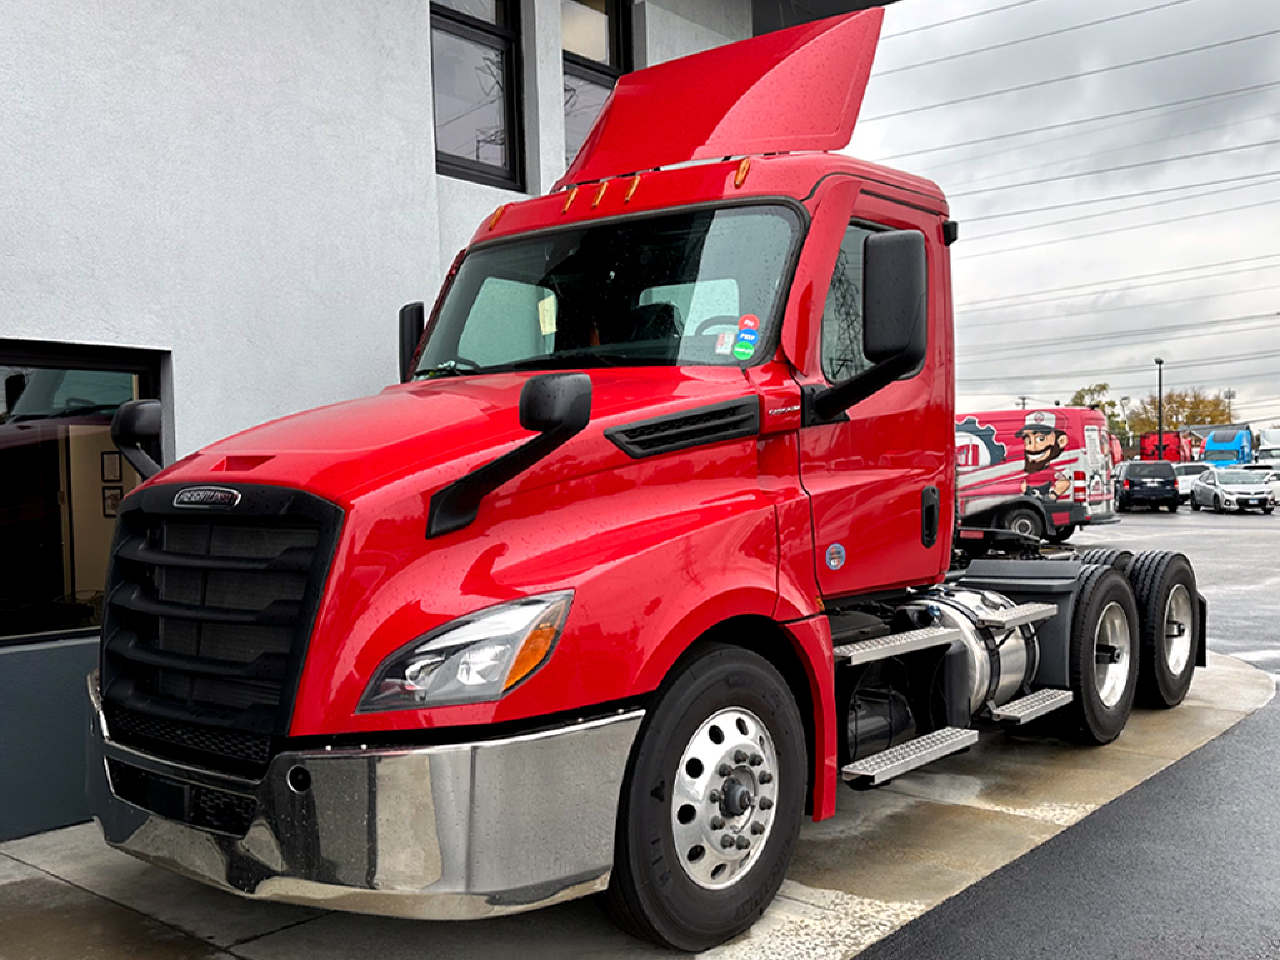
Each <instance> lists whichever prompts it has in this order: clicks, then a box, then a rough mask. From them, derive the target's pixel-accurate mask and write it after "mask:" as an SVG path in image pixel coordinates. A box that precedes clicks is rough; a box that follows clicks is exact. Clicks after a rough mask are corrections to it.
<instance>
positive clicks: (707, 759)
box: [670, 707, 779, 890]
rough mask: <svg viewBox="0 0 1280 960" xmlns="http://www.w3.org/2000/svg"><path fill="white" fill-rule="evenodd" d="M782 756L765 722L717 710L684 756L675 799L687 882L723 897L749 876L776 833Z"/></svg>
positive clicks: (674, 826) (674, 822)
mask: <svg viewBox="0 0 1280 960" xmlns="http://www.w3.org/2000/svg"><path fill="white" fill-rule="evenodd" d="M778 772H779V771H778V756H777V751H776V749H775V748H774V745H773V738H772V737H771V736H769V731H768V729H767V728H766V727H765V725H764V724H763V723H761V722H760V718H759V717H757V716H756V715H755V714H754V713H752V712H751V711H750V710H746V709H743V708H742V707H726V708H725V709H723V710H718V711H716V712H715V713H714V714H712V715H711V716H710V717H708V718H707V719H706V720H705V721H703V723H702V725H701V726H700V727H698V729H697V731H696V732H695V733H694V735H693V736H692V737H691V738H690V740H689V742H688V743H687V744H686V745H685V748H684V751H683V752H682V753H681V755H680V766H679V768H678V769H677V770H676V775H675V783H674V786H673V789H672V791H671V811H670V815H671V831H672V836H673V838H674V840H675V847H676V855H677V859H678V860H679V861H680V867H681V869H683V870H684V873H685V876H687V877H688V878H689V879H690V880H692V881H693V882H694V883H696V884H697V885H698V886H700V887H703V888H704V889H707V890H721V889H723V888H725V887H728V886H731V885H732V884H734V883H736V882H737V881H738V880H741V879H742V878H743V877H744V876H746V874H747V872H748V871H749V870H750V869H751V867H752V866H753V865H754V864H755V862H756V861H757V860H758V859H759V852H760V850H761V849H763V847H764V845H765V844H766V843H767V842H768V840H769V836H770V834H771V833H772V831H773V821H774V815H775V813H776V812H777V811H776V808H775V806H774V804H775V803H776V802H777V798H778V781H777V776H778Z"/></svg>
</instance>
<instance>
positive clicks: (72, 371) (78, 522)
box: [0, 340, 160, 645]
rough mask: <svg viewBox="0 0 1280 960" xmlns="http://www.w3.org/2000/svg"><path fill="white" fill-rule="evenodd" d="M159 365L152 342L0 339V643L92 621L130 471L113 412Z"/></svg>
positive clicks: (144, 388)
mask: <svg viewBox="0 0 1280 960" xmlns="http://www.w3.org/2000/svg"><path fill="white" fill-rule="evenodd" d="M158 371H159V365H158V357H157V356H156V355H154V354H145V353H141V352H134V351H125V350H113V349H91V348H83V347H71V346H66V347H63V346H57V345H40V344H30V343H26V342H21V341H12V340H0V378H2V379H3V382H4V397H3V401H0V543H3V544H5V549H4V550H0V645H5V644H13V643H20V642H26V641H32V640H49V639H52V638H55V637H57V636H59V635H67V634H74V633H76V632H77V631H83V630H89V629H92V628H95V627H97V626H99V625H100V624H101V623H102V604H103V586H104V585H105V583H106V575H107V556H108V554H109V552H110V549H111V538H112V536H113V534H114V531H115V517H116V511H117V509H118V507H119V504H120V500H121V498H122V497H124V496H125V495H126V494H127V493H128V492H129V491H130V490H132V489H133V487H135V486H136V485H137V484H138V483H139V482H140V479H139V477H138V475H137V474H136V473H135V472H134V471H133V468H132V467H130V466H129V464H128V462H126V461H125V459H124V457H123V456H121V455H120V452H119V451H118V450H117V449H116V448H115V446H114V444H112V442H111V419H112V417H113V416H114V415H115V412H116V409H117V408H118V407H119V406H120V404H122V403H124V402H125V401H126V400H133V399H136V398H138V397H154V396H155V387H156V384H157V382H158ZM159 454H160V452H159V451H158V450H155V451H152V456H153V457H155V458H156V459H159Z"/></svg>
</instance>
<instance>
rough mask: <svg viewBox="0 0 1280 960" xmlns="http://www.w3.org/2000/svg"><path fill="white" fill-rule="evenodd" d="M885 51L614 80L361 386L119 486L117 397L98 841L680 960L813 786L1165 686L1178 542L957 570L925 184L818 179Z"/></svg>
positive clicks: (219, 872) (1121, 712)
mask: <svg viewBox="0 0 1280 960" xmlns="http://www.w3.org/2000/svg"><path fill="white" fill-rule="evenodd" d="M880 22H881V12H880V11H879V10H874V11H870V12H865V13H860V14H856V15H853V16H849V17H842V18H836V19H832V20H827V21H823V22H819V23H815V24H811V25H807V26H803V27H797V28H795V29H792V30H788V31H783V32H780V33H777V34H771V35H767V36H763V37H759V38H756V39H752V40H747V41H744V42H742V43H739V44H736V45H733V46H729V47H726V48H721V49H717V50H712V51H709V52H707V53H703V54H699V55H697V56H694V57H690V58H687V59H684V60H678V61H674V62H671V63H666V64H663V65H661V66H657V67H653V68H651V69H648V70H644V71H640V72H638V73H635V74H631V75H628V76H625V77H623V78H622V79H621V80H620V81H619V83H618V86H617V88H616V89H615V91H614V93H613V95H612V97H611V99H610V101H609V103H608V105H607V106H606V108H605V110H604V112H603V114H602V115H601V117H600V119H599V120H598V121H597V123H596V125H595V127H594V129H593V131H592V133H591V135H590V136H589V138H588V140H587V143H586V145H585V146H584V148H583V150H582V152H581V154H580V155H579V156H578V158H577V159H576V160H575V162H574V163H573V165H572V167H571V168H570V169H569V171H568V173H567V174H566V176H565V178H564V180H563V181H562V183H561V184H560V187H559V189H557V190H556V191H555V192H554V193H553V194H551V195H549V196H544V197H538V198H535V199H531V200H527V201H523V202H519V203H512V204H509V205H507V206H505V207H503V208H501V209H499V210H497V211H496V212H495V213H494V214H493V215H492V216H491V217H489V218H488V219H486V220H485V222H484V223H483V224H481V225H480V227H479V229H478V231H477V232H476V235H475V238H474V240H473V242H472V243H471V244H470V245H469V246H468V248H467V249H466V250H465V251H464V253H463V254H462V255H461V256H460V257H459V258H458V260H456V261H455V264H454V266H453V268H452V270H451V271H450V273H449V275H448V278H447V280H446V282H445V284H444V287H443V289H442V291H441V294H440V296H439V299H438V300H437V302H436V305H435V309H434V310H433V311H432V312H431V316H430V319H429V321H428V322H427V323H426V325H425V332H422V312H421V309H420V308H418V309H415V308H414V307H413V306H412V305H411V306H410V307H409V308H407V309H406V310H404V311H402V317H401V320H402V324H401V344H402V364H403V380H404V382H403V383H402V384H400V385H397V386H392V387H389V388H387V389H386V390H384V391H383V392H382V393H380V394H378V395H377V396H373V397H369V398H366V399H361V400H355V401H352V402H349V403H341V404H337V405H334V406H330V407H325V408H322V409H319V410H314V411H311V412H307V413H302V414H299V415H297V416H291V417H286V418H284V419H282V420H278V421H275V422H273V423H269V424H265V425H263V426H261V427H258V428H255V429H251V430H248V431H246V432H244V433H241V434H238V435H236V436H234V437H232V438H230V439H228V440H224V441H222V442H220V443H216V444H213V445H212V446H210V447H208V448H206V449H203V450H200V451H198V452H197V453H194V454H192V455H190V456H188V457H185V458H184V459H182V460H181V461H179V462H178V463H176V464H173V465H172V466H170V467H169V468H168V469H166V470H164V471H162V472H159V473H157V472H156V471H157V469H158V467H157V466H156V465H155V464H153V463H150V462H149V461H148V459H147V458H146V457H145V455H144V454H143V453H142V452H141V449H140V448H139V446H138V442H139V441H140V440H143V439H146V438H148V437H152V436H154V435H155V434H156V432H157V431H158V422H159V412H158V410H159V408H158V406H157V405H154V404H153V403H149V402H145V401H143V402H135V403H132V404H129V405H126V406H125V407H124V408H122V410H121V412H120V413H119V415H118V416H117V418H116V421H115V425H114V430H115V435H116V437H117V439H118V442H119V444H120V446H121V448H122V450H124V451H126V454H127V455H128V456H129V457H130V460H131V462H134V463H136V464H138V465H140V466H141V467H142V469H143V471H144V472H145V473H147V474H148V475H150V479H149V480H148V481H147V482H146V483H144V484H143V485H141V486H140V487H139V488H138V489H137V490H135V491H134V492H133V493H132V494H130V496H128V497H127V498H126V499H125V500H124V502H123V503H122V505H121V508H120V517H119V522H118V528H117V533H116V537H115V542H114V546H113V551H114V553H113V558H112V563H111V569H110V575H109V581H108V584H107V604H106V613H105V622H104V626H103V642H102V657H101V664H100V668H99V671H98V672H97V673H95V675H94V676H92V677H91V678H90V682H89V688H88V692H89V697H90V701H91V711H90V716H91V723H90V731H89V740H88V743H89V752H90V758H89V774H88V785H89V791H90V795H91V802H92V805H93V809H94V813H95V816H96V817H97V819H98V820H99V821H100V823H101V826H102V830H103V833H104V835H105V837H106V839H107V841H108V842H109V843H111V844H112V845H113V846H115V847H117V848H119V849H121V850H124V851H126V852H128V853H130V854H133V855H134V856H137V857H140V858H142V859H145V860H149V861H151V862H153V863H156V864H159V865H160V866H163V867H165V868H167V869H170V870H175V871H178V872H180V873H183V874H186V875H188V876H192V877H196V878H198V879H200V880H202V881H204V882H206V883H210V884H214V885H216V886H218V887H221V888H223V889H226V890H230V891H234V892H236V893H240V894H243V895H245V896H250V897H257V898H261V899H269V900H281V901H288V902H293V903H304V904H317V905H321V906H324V907H327V908H335V909H342V910H353V911H362V912H368V913H382V914H391V915H396V916H402V917H418V918H435V919H463V918H472V917H484V916H492V915H496V914H504V913H513V912H519V911H523V910H529V909H532V908H535V907H538V906H542V905H544V904H549V903H555V902H558V901H562V900H565V899H568V898H572V897H577V896H583V895H586V894H591V893H600V894H602V898H603V902H604V905H605V907H606V908H607V910H608V911H609V913H610V914H611V915H612V916H613V917H614V918H615V919H616V920H617V921H618V922H619V923H620V924H621V925H622V926H623V927H624V928H626V929H628V930H630V931H633V932H634V933H636V934H638V935H641V936H644V937H648V938H651V939H652V940H655V941H657V942H658V943H661V944H665V945H667V946H670V947H675V948H679V949H684V950H699V949H703V948H706V947H709V946H711V945H713V944H716V943H719V942H722V941H723V940H725V939H727V938H729V937H731V936H733V935H735V934H737V933H738V932H740V931H742V930H744V929H745V928H746V927H747V926H748V925H750V924H751V923H752V922H753V921H754V920H755V919H756V918H757V917H758V916H759V915H760V913H761V912H762V911H763V910H764V908H765V907H766V906H767V905H768V903H769V902H770V900H771V899H772V897H773V895H774V893H775V892H776V891H777V889H778V887H779V885H780V884H781V882H782V879H783V877H784V875H785V872H786V869H787V864H788V861H789V860H790V857H791V854H792V851H793V849H794V847H795V845H796V842H797V838H798V835H799V830H800V825H801V821H802V819H803V818H804V817H805V816H806V815H809V816H812V817H813V818H814V819H816V820H821V819H823V818H826V817H830V816H831V815H832V813H833V812H834V809H835V803H836V792H837V789H838V787H839V785H840V783H841V781H842V780H843V781H846V782H848V783H850V784H852V785H854V786H859V787H869V786H874V785H876V784H879V783H883V782H884V781H885V780H887V779H889V778H892V777H895V776H898V775H899V774H901V773H904V772H906V771H907V770H910V769H913V768H914V767H917V766H919V765H921V764H922V763H925V762H928V761H930V760H932V759H935V758H938V757H941V756H945V755H947V754H949V753H953V752H955V751H958V750H963V749H965V748H966V747H967V746H969V745H970V744H972V743H974V742H975V741H976V740H977V738H978V736H979V729H980V728H998V727H1001V726H1008V725H1017V724H1020V723H1024V722H1027V721H1029V720H1032V719H1034V718H1037V717H1041V716H1043V715H1046V714H1049V715H1050V716H1049V718H1048V719H1049V720H1052V719H1053V718H1055V717H1056V718H1057V725H1058V726H1057V729H1059V730H1060V731H1063V732H1066V733H1068V734H1070V735H1071V736H1073V737H1075V738H1077V739H1078V740H1080V741H1082V742H1085V743H1093V744H1101V743H1106V742H1108V741H1110V740H1113V739H1114V738H1115V737H1116V736H1117V735H1119V733H1120V732H1121V730H1122V729H1123V727H1124V726H1125V723H1126V721H1127V719H1128V716H1129V712H1130V708H1131V706H1132V704H1133V702H1134V699H1135V696H1137V697H1140V698H1142V699H1143V700H1144V701H1146V702H1150V703H1157V704H1161V705H1164V706H1172V705H1175V704H1177V703H1178V702H1180V701H1181V699H1182V698H1183V696H1184V695H1185V693H1186V690H1187V687H1188V685H1189V683H1190V681H1191V677H1192V672H1193V670H1194V667H1195V666H1196V664H1197V663H1203V657H1204V612H1205V606H1204V602H1203V598H1201V597H1200V595H1199V594H1198V592H1197V590H1196V583H1195V577H1194V574H1193V572H1192V570H1191V567H1190V565H1189V564H1188V563H1187V561H1186V559H1185V558H1184V557H1182V556H1181V555H1178V554H1169V553H1149V554H1140V555H1138V556H1137V557H1136V558H1135V557H1132V556H1130V555H1128V554H1124V553H1122V554H1091V555H1086V556H1085V557H1083V558H1078V559H1071V560H1042V559H1017V558H1016V552H1015V553H1010V554H1008V555H1006V557H1005V558H1004V559H998V558H997V559H992V558H990V557H979V558H978V559H974V560H973V561H972V562H971V563H970V564H968V566H967V567H964V568H960V569H954V570H953V569H952V566H953V549H952V547H953V525H952V518H953V513H954V504H955V442H954V438H955V430H954V421H953V394H954V387H953V381H954V376H955V367H954V363H953V359H952V311H951V291H950V275H949V266H948V264H949V258H948V249H947V248H948V245H949V244H950V243H951V242H952V241H953V240H954V239H955V238H956V227H955V225H954V223H952V222H951V221H950V220H949V218H948V211H947V203H946V200H945V198H944V197H943V195H942V193H941V192H940V191H939V189H938V188H937V187H936V186H935V185H934V184H932V183H930V182H927V181H925V180H922V179H919V178H917V177H913V176H910V175H908V174H903V173H899V172H897V171H894V170H889V169H885V168H883V167H879V166H875V165H872V164H868V163H862V162H859V161H857V160H853V159H850V158H848V157H845V156H842V155H839V154H837V153H834V152H831V151H834V150H837V149H839V148H841V147H843V146H844V145H845V144H846V143H847V142H848V140H849V137H850V134H851V131H852V128H853V123H854V119H855V117H856V114H857V111H858V107H859V105H860V103H861V98H862V93H863V89H864V87H865V84H866V80H867V76H868V73H869V70H870V67H871V61H872V56H873V53H874V49H875V44H876V40H877V37H878V31H879V27H880ZM695 92H696V95H695ZM673 116H679V117H680V118H681V119H680V123H672V122H671V118H672V117H673ZM420 334H421V335H420ZM1005 536H1006V537H1008V535H1005ZM961 538H962V539H960V540H959V541H958V542H959V543H961V544H963V545H973V544H978V545H982V544H985V543H986V541H988V540H990V539H991V535H990V534H989V533H987V532H984V531H965V530H962V531H961ZM1012 539H1013V540H1017V538H1012ZM997 546H998V544H997ZM977 552H979V553H980V552H981V551H977ZM1126 571H1127V572H1126Z"/></svg>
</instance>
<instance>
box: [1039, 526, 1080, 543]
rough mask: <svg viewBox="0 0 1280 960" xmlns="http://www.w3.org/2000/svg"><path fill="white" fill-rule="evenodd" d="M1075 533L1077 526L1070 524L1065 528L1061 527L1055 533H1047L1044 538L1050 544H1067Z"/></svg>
mask: <svg viewBox="0 0 1280 960" xmlns="http://www.w3.org/2000/svg"><path fill="white" fill-rule="evenodd" d="M1075 532H1076V528H1075V524H1071V523H1069V524H1067V525H1066V526H1065V527H1059V528H1058V529H1057V530H1055V531H1054V532H1053V533H1046V534H1045V535H1044V538H1045V539H1046V540H1048V541H1049V542H1050V543H1066V542H1067V541H1068V540H1070V539H1071V535H1072V534H1073V533H1075Z"/></svg>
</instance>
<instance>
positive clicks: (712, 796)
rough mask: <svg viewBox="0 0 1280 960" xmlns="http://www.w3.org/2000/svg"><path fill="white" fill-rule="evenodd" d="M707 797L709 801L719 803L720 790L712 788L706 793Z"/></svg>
mask: <svg viewBox="0 0 1280 960" xmlns="http://www.w3.org/2000/svg"><path fill="white" fill-rule="evenodd" d="M707 799H708V800H709V801H710V802H711V803H719V802H720V791H719V790H712V791H711V792H710V793H708V794H707Z"/></svg>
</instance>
